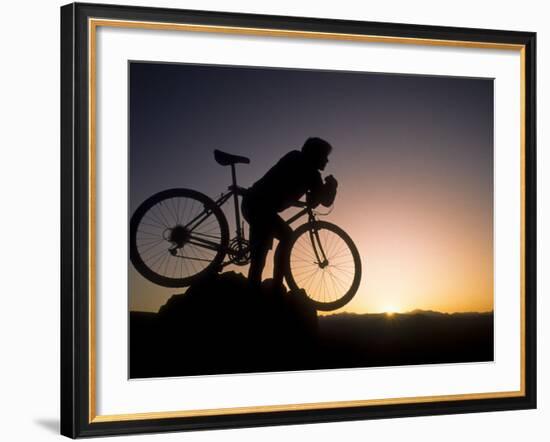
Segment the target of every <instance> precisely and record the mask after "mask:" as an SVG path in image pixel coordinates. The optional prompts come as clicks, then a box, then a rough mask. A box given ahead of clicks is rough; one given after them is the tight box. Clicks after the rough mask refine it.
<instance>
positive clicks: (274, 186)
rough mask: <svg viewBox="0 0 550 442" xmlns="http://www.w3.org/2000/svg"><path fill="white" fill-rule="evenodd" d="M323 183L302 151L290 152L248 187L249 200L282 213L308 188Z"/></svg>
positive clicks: (317, 186)
mask: <svg viewBox="0 0 550 442" xmlns="http://www.w3.org/2000/svg"><path fill="white" fill-rule="evenodd" d="M322 184H323V181H322V178H321V174H320V173H319V171H318V170H317V169H316V168H315V167H314V166H313V165H312V164H311V163H309V162H308V161H307V158H306V157H305V155H304V154H303V152H301V151H299V150H293V151H291V152H289V153H287V154H286V155H285V156H283V157H282V158H281V159H280V160H279V161H278V162H277V164H275V165H274V166H273V167H272V168H271V169H269V171H268V172H267V173H266V174H265V175H264V176H263V177H262V178H260V179H259V180H258V181H256V183H254V185H253V186H252V187H251V188H250V190H249V192H250V197H251V199H253V200H254V201H255V202H256V203H257V204H259V205H261V206H264V207H265V208H266V209H268V208H269V209H270V210H273V211H275V212H281V211H283V210H285V209H287V208H288V207H290V206H291V204H292V203H293V202H295V201H297V200H299V199H300V198H301V197H302V196H304V194H305V193H306V192H307V191H308V190H310V189H316V188H320V187H321V186H322Z"/></svg>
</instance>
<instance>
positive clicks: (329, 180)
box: [325, 175, 338, 189]
mask: <svg viewBox="0 0 550 442" xmlns="http://www.w3.org/2000/svg"><path fill="white" fill-rule="evenodd" d="M325 183H326V184H327V185H328V186H329V187H330V188H333V189H336V188H337V187H338V181H337V180H336V178H334V177H333V176H332V175H329V176H327V177H326V178H325Z"/></svg>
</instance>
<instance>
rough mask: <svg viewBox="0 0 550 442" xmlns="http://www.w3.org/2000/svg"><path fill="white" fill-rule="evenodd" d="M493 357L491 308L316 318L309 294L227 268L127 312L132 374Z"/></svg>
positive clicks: (244, 370)
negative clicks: (253, 281) (155, 305)
mask: <svg viewBox="0 0 550 442" xmlns="http://www.w3.org/2000/svg"><path fill="white" fill-rule="evenodd" d="M492 360H493V314H492V313H455V314H443V313H438V312H429V311H414V312H411V313H406V314H394V315H392V316H387V315H385V314H361V315H359V314H348V313H343V314H336V315H330V316H320V317H318V316H317V312H316V311H315V310H314V309H313V308H312V307H311V306H310V305H309V304H308V303H307V300H306V299H305V295H304V293H303V292H289V293H286V294H284V295H281V294H278V293H277V292H276V290H273V289H271V287H270V281H269V280H268V281H265V282H264V283H263V285H262V287H261V289H259V290H251V289H250V288H249V286H248V285H247V280H246V278H245V277H244V276H242V275H240V274H237V273H234V272H228V273H223V274H221V275H217V276H214V277H210V278H208V280H203V281H201V282H198V283H195V284H193V285H192V286H191V287H189V289H188V290H187V291H186V293H184V294H179V295H174V296H172V297H171V298H170V299H169V300H168V302H167V303H166V304H165V305H164V306H163V307H161V309H160V311H159V313H145V312H131V313H130V377H131V378H146V377H164V376H186V375H200V374H222V373H246V372H265V371H288V370H310V369H327V368H351V367H372V366H390V365H410V364H426V363H443V362H449V363H450V362H476V361H492Z"/></svg>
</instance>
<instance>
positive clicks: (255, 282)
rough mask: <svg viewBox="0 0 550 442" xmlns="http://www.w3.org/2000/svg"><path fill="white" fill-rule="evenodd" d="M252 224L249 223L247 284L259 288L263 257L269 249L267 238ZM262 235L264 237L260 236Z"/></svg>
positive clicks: (264, 257)
mask: <svg viewBox="0 0 550 442" xmlns="http://www.w3.org/2000/svg"><path fill="white" fill-rule="evenodd" d="M255 230H257V229H256V228H255V227H254V226H252V225H250V268H249V269H248V285H249V286H251V287H253V288H259V287H260V285H261V282H262V272H263V270H264V267H265V259H266V257H267V252H268V251H269V240H267V241H266V238H265V235H262V232H261V230H262V229H259V230H260V232H256V231H255ZM262 236H264V238H262Z"/></svg>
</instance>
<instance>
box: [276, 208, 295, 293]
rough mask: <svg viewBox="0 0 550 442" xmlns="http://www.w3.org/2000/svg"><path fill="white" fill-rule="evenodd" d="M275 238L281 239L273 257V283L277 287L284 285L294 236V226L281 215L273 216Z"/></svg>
mask: <svg viewBox="0 0 550 442" xmlns="http://www.w3.org/2000/svg"><path fill="white" fill-rule="evenodd" d="M273 226H274V232H275V238H277V239H278V240H279V246H278V247H277V250H275V255H274V257H273V284H274V286H275V287H283V278H284V276H285V270H284V269H285V259H286V257H287V256H288V243H289V240H290V237H291V236H292V228H291V227H290V226H289V225H288V224H287V223H286V221H285V220H284V219H282V218H281V217H280V216H279V215H277V214H275V216H274V218H273Z"/></svg>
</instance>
